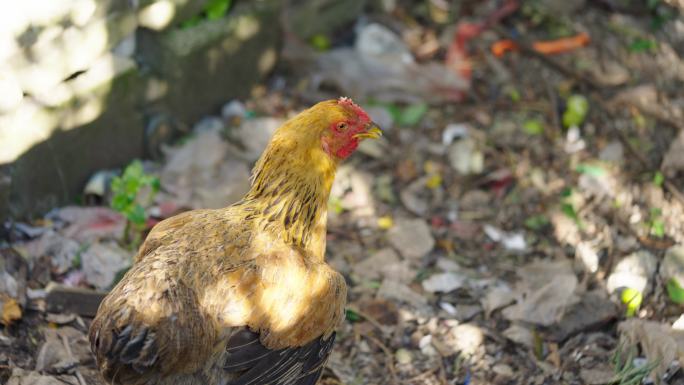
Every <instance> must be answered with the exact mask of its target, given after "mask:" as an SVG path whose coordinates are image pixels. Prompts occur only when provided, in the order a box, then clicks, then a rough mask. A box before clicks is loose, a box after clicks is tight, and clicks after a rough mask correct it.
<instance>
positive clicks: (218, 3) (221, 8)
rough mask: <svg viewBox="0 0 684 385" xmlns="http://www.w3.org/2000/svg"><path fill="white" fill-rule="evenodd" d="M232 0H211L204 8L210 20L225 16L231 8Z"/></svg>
mask: <svg viewBox="0 0 684 385" xmlns="http://www.w3.org/2000/svg"><path fill="white" fill-rule="evenodd" d="M230 3H231V0H209V2H207V5H206V6H205V7H204V12H206V14H207V19H208V20H216V19H220V18H222V17H223V16H225V14H226V12H228V8H229V7H230Z"/></svg>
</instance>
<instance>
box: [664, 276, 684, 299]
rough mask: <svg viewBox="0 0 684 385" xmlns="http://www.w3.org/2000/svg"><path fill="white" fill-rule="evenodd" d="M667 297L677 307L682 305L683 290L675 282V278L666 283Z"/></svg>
mask: <svg viewBox="0 0 684 385" xmlns="http://www.w3.org/2000/svg"><path fill="white" fill-rule="evenodd" d="M667 295H668V296H669V297H670V300H672V302H674V303H676V304H678V305H684V288H682V287H681V286H680V285H679V283H678V282H677V279H676V278H674V277H673V278H670V279H669V280H668V281H667Z"/></svg>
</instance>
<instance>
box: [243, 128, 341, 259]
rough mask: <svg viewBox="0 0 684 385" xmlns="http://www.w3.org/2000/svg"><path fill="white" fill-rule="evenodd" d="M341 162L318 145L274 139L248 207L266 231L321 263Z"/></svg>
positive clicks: (258, 170)
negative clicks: (331, 190) (331, 193)
mask: <svg viewBox="0 0 684 385" xmlns="http://www.w3.org/2000/svg"><path fill="white" fill-rule="evenodd" d="M336 168H337V163H336V162H335V161H334V160H332V159H331V158H330V157H329V156H328V155H327V154H326V153H325V152H324V151H323V150H322V149H320V148H318V147H317V146H315V145H314V146H302V145H301V144H298V143H296V142H295V141H293V140H288V139H281V138H278V137H275V138H274V139H273V140H272V141H271V143H270V144H269V146H268V148H267V149H266V151H265V152H264V154H263V155H262V156H261V158H260V159H259V161H257V163H256V165H255V167H254V170H253V174H252V188H251V190H250V191H249V193H247V195H246V196H245V199H244V200H243V205H247V206H249V207H250V209H249V210H250V211H252V213H251V214H250V215H249V217H250V218H251V219H255V220H257V221H258V222H260V224H261V226H259V227H260V228H261V229H262V230H266V231H269V230H270V231H275V232H279V233H280V235H281V237H282V239H283V240H284V241H285V242H286V243H288V244H291V245H293V246H295V247H299V248H302V249H303V250H304V251H305V252H306V254H308V255H309V256H310V257H313V258H314V259H316V260H320V261H322V260H323V258H324V254H325V237H326V221H327V205H328V197H329V195H330V188H331V187H332V183H333V180H334V179H335V171H336Z"/></svg>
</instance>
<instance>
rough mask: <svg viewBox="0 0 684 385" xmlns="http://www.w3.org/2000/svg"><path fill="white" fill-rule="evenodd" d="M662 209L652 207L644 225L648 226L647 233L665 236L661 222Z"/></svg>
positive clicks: (658, 236)
mask: <svg viewBox="0 0 684 385" xmlns="http://www.w3.org/2000/svg"><path fill="white" fill-rule="evenodd" d="M662 216H663V211H662V210H661V209H659V208H652V209H651V211H650V213H649V216H648V221H647V222H646V226H648V232H649V234H651V235H653V236H654V237H656V238H662V237H664V236H665V222H663V218H662Z"/></svg>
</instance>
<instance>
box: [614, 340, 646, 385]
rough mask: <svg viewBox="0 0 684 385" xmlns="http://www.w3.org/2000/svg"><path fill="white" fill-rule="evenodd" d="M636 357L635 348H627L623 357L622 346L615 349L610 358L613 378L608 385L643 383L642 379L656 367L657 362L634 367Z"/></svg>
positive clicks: (636, 384)
mask: <svg viewBox="0 0 684 385" xmlns="http://www.w3.org/2000/svg"><path fill="white" fill-rule="evenodd" d="M635 357H636V348H635V347H633V346H632V347H629V348H627V354H626V355H625V351H624V346H623V345H622V344H620V346H618V347H617V349H615V354H613V357H612V363H613V370H614V371H615V376H614V377H613V379H612V381H611V382H610V384H618V385H638V384H641V383H643V381H644V379H645V378H646V377H648V375H649V374H650V373H651V371H652V370H653V369H654V368H655V367H656V366H658V361H650V362H647V363H646V364H644V365H640V366H636V365H634V358H635Z"/></svg>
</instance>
